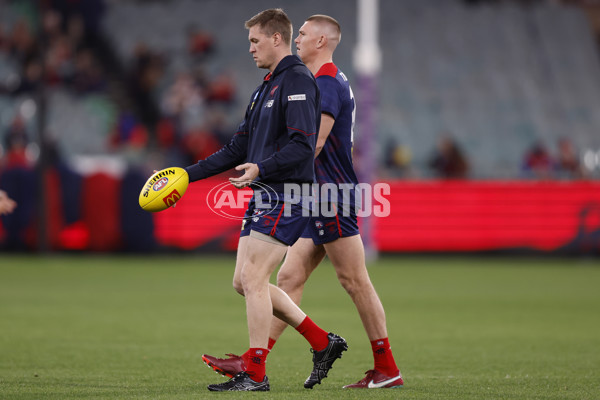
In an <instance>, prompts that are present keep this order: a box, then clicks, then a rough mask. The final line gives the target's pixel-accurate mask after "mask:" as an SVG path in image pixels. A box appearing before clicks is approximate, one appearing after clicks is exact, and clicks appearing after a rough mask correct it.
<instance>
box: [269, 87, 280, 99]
mask: <svg viewBox="0 0 600 400" xmlns="http://www.w3.org/2000/svg"><path fill="white" fill-rule="evenodd" d="M278 87H279V85H277V86H275V87H274V88H273V89H271V91H270V92H269V94H270V95H271V97H273V96H275V91H276V90H277V88H278Z"/></svg>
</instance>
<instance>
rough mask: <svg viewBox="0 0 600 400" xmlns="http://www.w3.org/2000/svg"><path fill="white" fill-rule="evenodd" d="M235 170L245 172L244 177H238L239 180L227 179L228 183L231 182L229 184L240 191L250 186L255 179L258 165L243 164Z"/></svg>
mask: <svg viewBox="0 0 600 400" xmlns="http://www.w3.org/2000/svg"><path fill="white" fill-rule="evenodd" d="M235 170H236V171H245V172H244V175H242V176H240V177H239V178H229V182H231V184H232V185H233V186H235V187H236V188H238V189H242V188H245V187H246V186H248V185H250V184H251V183H252V181H253V180H255V179H256V177H257V176H258V174H259V172H260V170H259V169H258V165H257V164H254V163H245V164H242V165H238V166H237V167H235Z"/></svg>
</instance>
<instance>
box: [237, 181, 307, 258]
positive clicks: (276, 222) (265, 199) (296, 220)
mask: <svg viewBox="0 0 600 400" xmlns="http://www.w3.org/2000/svg"><path fill="white" fill-rule="evenodd" d="M255 193H256V192H255ZM255 200H256V199H255V197H254V196H253V197H252V199H251V200H250V203H249V204H248V209H247V210H246V213H245V214H244V221H243V222H242V232H241V233H240V237H243V236H248V235H250V231H251V230H252V231H256V232H260V233H264V234H266V235H269V236H272V237H274V238H275V239H277V240H279V241H280V242H283V243H285V244H287V245H288V246H291V245H293V244H294V243H295V242H296V240H298V238H300V236H301V235H302V232H303V231H304V228H306V225H307V224H308V221H309V219H310V217H308V216H307V215H306V214H307V213H306V211H304V212H303V207H302V205H301V204H292V203H285V202H284V201H283V195H282V194H280V193H277V196H273V192H271V193H267V192H262V194H261V203H262V204H260V205H257V203H256V201H255ZM286 207H287V208H291V211H290V210H285V208H286ZM303 214H304V215H303Z"/></svg>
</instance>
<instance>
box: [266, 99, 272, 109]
mask: <svg viewBox="0 0 600 400" xmlns="http://www.w3.org/2000/svg"><path fill="white" fill-rule="evenodd" d="M273 101H274V100H269V101H267V103H266V104H265V107H266V108H271V107H273Z"/></svg>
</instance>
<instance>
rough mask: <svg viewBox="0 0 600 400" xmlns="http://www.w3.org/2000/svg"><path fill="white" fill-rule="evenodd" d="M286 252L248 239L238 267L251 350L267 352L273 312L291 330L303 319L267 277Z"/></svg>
mask: <svg viewBox="0 0 600 400" xmlns="http://www.w3.org/2000/svg"><path fill="white" fill-rule="evenodd" d="M286 251H287V247H284V246H279V245H277V244H273V243H269V242H266V241H263V240H260V239H256V238H254V237H251V236H250V237H248V238H247V241H246V246H245V256H246V257H245V258H246V261H245V262H244V264H243V266H242V267H241V271H240V272H239V277H240V278H241V282H242V287H243V293H244V296H245V297H246V315H247V318H248V331H249V334H250V347H260V348H267V344H268V339H269V330H270V326H271V319H272V315H273V312H274V311H275V315H277V316H279V317H280V318H283V319H284V320H285V321H286V322H287V323H288V324H290V325H292V326H294V327H295V326H298V325H299V324H300V323H301V322H302V321H303V320H304V318H305V317H306V314H304V313H303V312H302V310H300V308H299V307H298V306H297V305H296V304H295V303H294V302H293V301H292V300H291V299H290V297H289V296H288V295H287V294H285V292H283V291H282V290H281V289H279V288H278V287H276V286H274V285H271V284H269V277H270V276H271V274H272V273H273V271H274V270H275V268H277V266H278V265H279V263H280V262H281V260H282V259H283V257H284V255H285V253H286ZM236 272H237V268H236ZM234 275H235V274H234ZM235 279H236V278H234V282H235ZM234 286H235V284H234Z"/></svg>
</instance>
